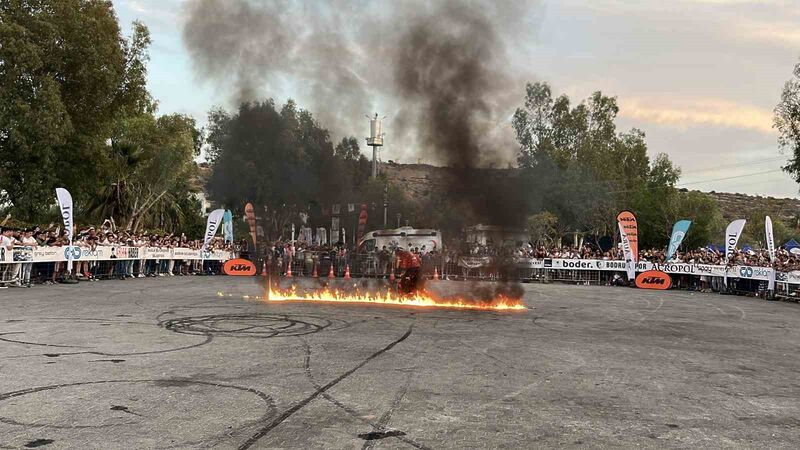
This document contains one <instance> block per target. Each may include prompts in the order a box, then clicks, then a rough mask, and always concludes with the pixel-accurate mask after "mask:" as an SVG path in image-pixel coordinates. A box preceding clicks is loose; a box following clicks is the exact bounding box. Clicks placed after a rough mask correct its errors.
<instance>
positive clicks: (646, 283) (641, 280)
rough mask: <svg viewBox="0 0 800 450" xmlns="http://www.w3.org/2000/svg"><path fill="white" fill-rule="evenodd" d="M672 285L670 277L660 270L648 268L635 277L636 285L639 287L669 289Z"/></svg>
mask: <svg viewBox="0 0 800 450" xmlns="http://www.w3.org/2000/svg"><path fill="white" fill-rule="evenodd" d="M670 286H672V278H670V277H669V275H667V274H666V273H664V272H662V271H660V270H648V271H647V272H642V273H640V274H639V276H638V277H636V287H638V288H639V289H660V290H664V289H669V288H670Z"/></svg>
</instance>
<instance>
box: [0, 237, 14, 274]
mask: <svg viewBox="0 0 800 450" xmlns="http://www.w3.org/2000/svg"><path fill="white" fill-rule="evenodd" d="M13 236H14V230H12V229H11V228H4V229H3V233H2V235H0V252H2V253H3V256H4V257H5V259H6V260H7V261H11V260H12V259H13V258H14V255H13V251H14V237H13ZM14 272H16V264H14V263H8V264H3V265H2V268H0V275H2V276H0V289H6V288H8V285H9V284H11V282H12V281H13V280H12V278H13V275H14Z"/></svg>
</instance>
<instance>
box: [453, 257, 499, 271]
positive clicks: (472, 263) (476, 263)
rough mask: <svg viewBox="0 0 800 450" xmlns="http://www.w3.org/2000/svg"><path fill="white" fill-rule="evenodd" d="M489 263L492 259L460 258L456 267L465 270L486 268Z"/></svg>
mask: <svg viewBox="0 0 800 450" xmlns="http://www.w3.org/2000/svg"><path fill="white" fill-rule="evenodd" d="M491 262H492V258H491V257H490V256H462V257H460V258H458V265H459V266H460V267H466V268H467V269H477V268H478V267H484V266H488V265H489V264H491Z"/></svg>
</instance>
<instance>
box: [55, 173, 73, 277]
mask: <svg viewBox="0 0 800 450" xmlns="http://www.w3.org/2000/svg"><path fill="white" fill-rule="evenodd" d="M56 199H57V200H58V209H59V210H60V211H61V218H62V219H64V231H65V232H66V233H67V240H68V241H69V245H72V236H73V235H74V232H75V221H74V220H75V218H74V216H73V209H72V194H70V193H69V191H68V190H66V189H64V188H56ZM67 271H68V272H71V271H72V259H68V260H67Z"/></svg>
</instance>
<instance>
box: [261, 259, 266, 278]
mask: <svg viewBox="0 0 800 450" xmlns="http://www.w3.org/2000/svg"><path fill="white" fill-rule="evenodd" d="M261 276H262V277H265V276H267V260H266V259H265V260H264V265H263V266H262V267H261Z"/></svg>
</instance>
